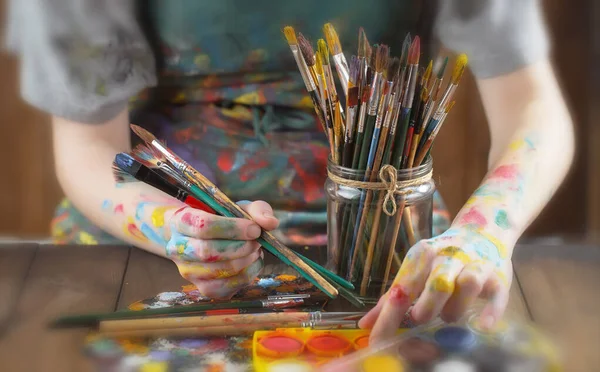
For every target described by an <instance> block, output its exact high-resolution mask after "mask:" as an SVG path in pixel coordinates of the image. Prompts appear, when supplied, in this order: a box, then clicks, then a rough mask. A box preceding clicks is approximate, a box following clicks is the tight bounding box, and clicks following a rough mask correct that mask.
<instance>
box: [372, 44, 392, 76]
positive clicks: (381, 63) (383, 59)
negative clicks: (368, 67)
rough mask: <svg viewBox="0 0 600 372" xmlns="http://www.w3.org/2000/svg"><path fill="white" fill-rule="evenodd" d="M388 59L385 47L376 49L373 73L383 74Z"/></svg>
mask: <svg viewBox="0 0 600 372" xmlns="http://www.w3.org/2000/svg"><path fill="white" fill-rule="evenodd" d="M389 58H390V49H389V47H388V46H387V45H380V46H379V47H377V52H376V53H375V71H377V72H378V73H383V71H384V70H385V69H386V68H387V65H388V61H389Z"/></svg>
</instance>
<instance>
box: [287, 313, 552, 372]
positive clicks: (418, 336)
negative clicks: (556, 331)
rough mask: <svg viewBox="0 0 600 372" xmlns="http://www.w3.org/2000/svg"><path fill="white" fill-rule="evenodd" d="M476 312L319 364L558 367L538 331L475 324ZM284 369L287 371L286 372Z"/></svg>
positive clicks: (489, 371)
mask: <svg viewBox="0 0 600 372" xmlns="http://www.w3.org/2000/svg"><path fill="white" fill-rule="evenodd" d="M479 313H480V311H475V310H472V311H470V312H469V313H467V314H466V315H465V316H464V317H463V319H462V320H460V321H458V322H456V323H452V324H447V323H444V322H442V321H441V320H439V319H438V320H435V321H433V322H431V323H430V324H427V325H423V326H418V327H415V328H412V329H410V330H407V331H406V332H403V333H402V334H401V335H399V336H397V337H395V338H393V339H391V340H388V341H386V342H384V343H381V344H378V345H371V346H369V347H368V348H363V349H361V350H358V351H356V352H354V353H348V354H347V355H345V356H344V357H343V358H340V359H337V360H335V361H331V362H330V363H327V364H325V365H322V366H321V367H320V368H319V369H318V370H319V371H327V372H370V371H375V372H383V371H386V372H402V371H417V372H439V371H449V372H521V371H522V372H548V371H561V370H562V368H561V367H560V363H559V360H558V357H557V351H556V349H555V348H554V346H553V345H552V344H551V343H550V342H549V341H548V340H547V339H546V338H545V337H544V336H543V335H542V334H541V333H539V331H538V330H536V329H535V328H533V327H531V326H530V325H527V324H525V323H522V322H516V321H507V320H503V321H501V322H498V324H497V325H496V326H495V327H494V329H492V330H484V329H482V328H481V327H480V326H479V317H478V315H477V314H479ZM288 372H289V371H288Z"/></svg>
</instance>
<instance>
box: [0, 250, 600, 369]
mask: <svg viewBox="0 0 600 372" xmlns="http://www.w3.org/2000/svg"><path fill="white" fill-rule="evenodd" d="M513 261H514V267H515V281H514V284H513V288H512V295H511V301H510V310H512V311H513V312H514V313H516V314H518V315H520V316H523V317H525V318H527V319H532V320H533V321H534V322H536V323H537V324H538V325H539V326H540V327H542V328H543V329H544V330H546V331H547V332H548V333H550V334H552V335H554V336H555V337H556V339H557V340H558V342H559V343H560V345H561V346H562V350H563V351H564V352H565V354H566V359H567V361H568V363H569V367H568V368H567V371H569V372H571V371H598V370H599V369H600V348H599V346H600V294H599V292H598V289H597V287H598V285H600V248H599V247H596V246H584V245H568V246H559V245H556V246H552V245H523V246H520V247H518V248H517V251H516V253H515V257H514V260H513ZM267 269H270V270H273V271H277V270H280V269H281V267H275V266H274V265H272V266H269V267H267ZM183 284H186V282H185V280H183V279H182V278H181V277H180V276H179V274H178V272H177V270H176V267H175V265H174V264H173V263H172V262H170V261H168V260H165V259H162V258H159V257H156V256H153V255H151V254H148V253H146V252H144V251H141V250H138V249H135V248H129V247H124V246H101V247H90V246H88V247H85V246H51V245H37V244H20V245H6V246H0V370H2V371H10V372H12V371H84V370H87V369H89V368H90V367H89V365H88V364H87V363H88V362H87V360H86V358H85V357H84V356H83V355H82V354H81V346H82V343H83V337H84V336H85V334H86V331H85V330H68V331H48V330H46V325H47V323H48V321H49V320H50V319H52V318H54V317H55V316H57V315H59V314H64V313H67V312H70V313H72V312H89V311H112V310H116V309H120V308H123V307H125V306H127V305H128V304H130V303H132V302H134V301H136V300H140V299H144V298H148V297H153V296H154V295H156V294H157V293H159V292H163V291H169V290H179V289H180V287H181V285H183Z"/></svg>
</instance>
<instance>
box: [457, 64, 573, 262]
mask: <svg viewBox="0 0 600 372" xmlns="http://www.w3.org/2000/svg"><path fill="white" fill-rule="evenodd" d="M478 86H479V89H480V92H481V95H482V100H483V103H484V107H485V110H486V114H487V117H488V121H489V124H490V128H491V136H492V146H491V149H490V159H489V164H490V170H489V172H488V174H487V175H486V177H485V179H484V180H483V182H482V184H481V185H480V187H479V188H478V189H477V190H476V191H475V192H474V194H473V195H472V196H471V198H470V199H469V200H468V201H467V203H466V204H465V206H464V207H463V208H462V210H461V211H460V212H459V213H458V215H457V217H456V219H455V220H454V222H453V224H452V227H460V228H463V227H466V226H467V227H469V228H471V229H472V230H473V231H474V232H476V233H479V234H482V235H485V236H486V237H487V238H488V239H490V240H491V241H492V242H494V243H495V245H496V246H497V248H498V251H499V253H500V256H501V257H502V256H504V257H505V258H508V257H510V256H511V254H512V247H513V246H514V244H515V242H516V241H517V239H518V238H519V236H520V235H521V234H522V233H523V231H524V230H525V229H526V228H527V226H528V225H529V224H530V223H531V222H532V221H533V220H534V219H535V217H536V216H537V215H538V214H539V212H540V211H541V210H542V208H543V207H544V206H545V205H546V203H547V202H548V201H549V199H550V198H551V196H552V195H553V193H554V192H555V190H556V189H557V188H558V186H559V185H560V183H561V182H562V180H563V179H564V177H565V176H566V174H567V172H568V169H569V166H570V164H571V162H572V159H573V153H574V135H573V128H572V123H571V119H570V116H569V114H568V110H567V108H566V106H565V103H564V101H563V98H562V96H561V93H560V89H559V88H558V85H557V83H556V79H555V77H554V74H553V71H552V68H551V67H550V65H549V63H548V62H540V63H537V64H535V65H532V66H530V67H527V68H525V69H522V70H519V71H517V72H514V73H511V74H509V75H506V76H502V77H498V78H492V79H486V80H480V81H478Z"/></svg>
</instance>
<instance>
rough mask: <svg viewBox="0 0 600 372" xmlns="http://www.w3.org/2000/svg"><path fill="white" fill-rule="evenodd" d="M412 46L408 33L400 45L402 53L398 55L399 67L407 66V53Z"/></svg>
mask: <svg viewBox="0 0 600 372" xmlns="http://www.w3.org/2000/svg"><path fill="white" fill-rule="evenodd" d="M411 44H412V39H411V37H410V33H409V34H407V35H406V37H405V38H404V42H403V43H402V53H401V54H400V66H401V67H405V66H406V65H407V64H408V52H409V50H410V46H411Z"/></svg>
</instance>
